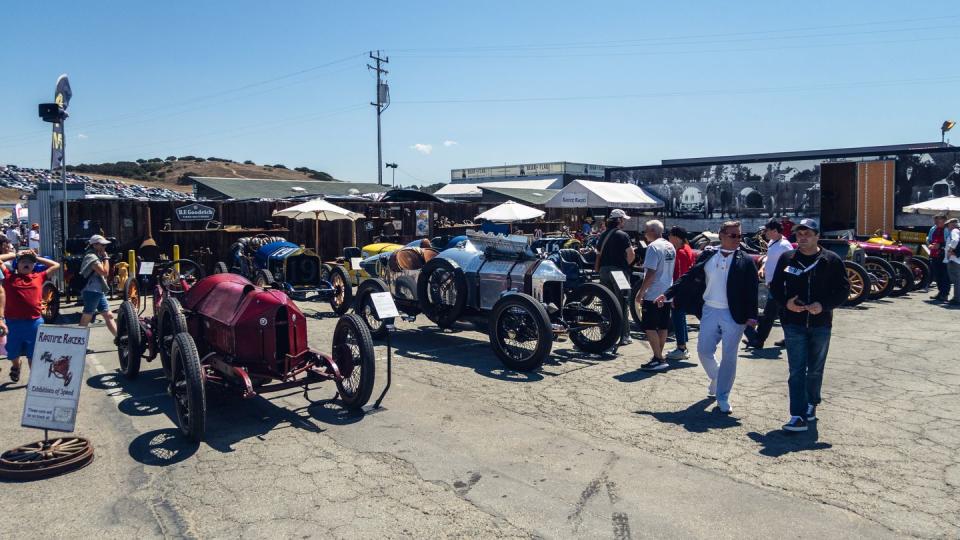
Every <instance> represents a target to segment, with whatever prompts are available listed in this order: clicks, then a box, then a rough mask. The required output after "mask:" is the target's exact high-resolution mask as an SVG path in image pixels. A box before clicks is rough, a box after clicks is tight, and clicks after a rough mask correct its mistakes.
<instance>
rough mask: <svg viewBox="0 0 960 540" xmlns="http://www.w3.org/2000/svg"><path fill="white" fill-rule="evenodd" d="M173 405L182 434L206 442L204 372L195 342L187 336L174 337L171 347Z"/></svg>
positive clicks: (183, 333) (182, 333) (186, 334)
mask: <svg viewBox="0 0 960 540" xmlns="http://www.w3.org/2000/svg"><path fill="white" fill-rule="evenodd" d="M171 357H172V360H173V377H172V380H171V382H170V386H171V389H172V390H173V392H172V393H173V402H174V403H173V405H174V409H176V412H177V424H178V425H179V427H180V432H181V433H183V434H184V435H185V436H186V437H187V438H189V439H190V440H192V441H196V442H200V441H201V440H203V435H204V432H205V431H206V424H207V393H206V389H205V388H204V386H203V368H202V367H201V366H200V354H199V353H197V345H196V343H194V342H193V338H192V337H190V334H188V333H186V332H181V333H179V334H177V335H176V336H174V337H173V345H172V347H171Z"/></svg>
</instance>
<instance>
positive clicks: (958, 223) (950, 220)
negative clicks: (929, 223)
mask: <svg viewBox="0 0 960 540" xmlns="http://www.w3.org/2000/svg"><path fill="white" fill-rule="evenodd" d="M951 223H956V224H957V225H960V219H957V218H950V219H948V220H947V221H946V223H944V225H949V224H951Z"/></svg>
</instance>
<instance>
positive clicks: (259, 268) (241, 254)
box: [214, 235, 353, 315]
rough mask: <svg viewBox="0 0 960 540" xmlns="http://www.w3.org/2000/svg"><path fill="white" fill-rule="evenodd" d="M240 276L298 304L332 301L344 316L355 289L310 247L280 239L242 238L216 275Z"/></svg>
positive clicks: (345, 274) (334, 307)
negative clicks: (277, 291) (298, 302)
mask: <svg viewBox="0 0 960 540" xmlns="http://www.w3.org/2000/svg"><path fill="white" fill-rule="evenodd" d="M227 272H230V273H234V274H240V275H241V276H244V277H246V278H247V279H249V280H251V281H253V282H254V283H255V284H256V285H258V286H260V287H273V288H276V289H279V290H282V291H283V292H285V293H287V295H288V296H289V297H290V298H292V299H294V300H297V301H301V302H304V301H305V302H330V307H331V308H332V309H333V312H334V313H336V314H337V315H343V314H344V313H346V312H347V310H349V309H350V306H351V305H352V302H353V288H352V287H351V286H350V279H349V277H348V276H347V272H346V271H344V270H343V268H341V267H340V266H330V265H325V264H322V263H321V262H320V256H319V255H317V253H316V252H315V251H314V250H312V249H309V248H306V247H303V246H299V245H297V244H294V243H292V242H287V241H286V240H285V239H284V238H281V237H279V236H266V235H258V236H254V237H249V238H241V239H240V240H238V241H237V242H236V243H234V244H233V246H232V247H231V248H230V263H229V264H227V263H225V262H218V263H217V264H216V266H215V267H214V273H215V274H222V273H227Z"/></svg>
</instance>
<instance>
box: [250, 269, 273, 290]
mask: <svg viewBox="0 0 960 540" xmlns="http://www.w3.org/2000/svg"><path fill="white" fill-rule="evenodd" d="M273 282H274V280H273V272H271V271H270V270H267V269H266V268H262V269H260V270H257V274H256V275H255V276H254V278H253V284H254V285H256V286H257V287H265V288H266V287H272V286H273Z"/></svg>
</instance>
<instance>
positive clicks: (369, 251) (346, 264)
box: [335, 242, 403, 286]
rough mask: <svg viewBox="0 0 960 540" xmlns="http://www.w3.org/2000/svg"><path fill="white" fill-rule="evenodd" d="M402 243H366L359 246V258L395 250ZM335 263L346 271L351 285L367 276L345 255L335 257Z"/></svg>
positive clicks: (356, 283)
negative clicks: (354, 266)
mask: <svg viewBox="0 0 960 540" xmlns="http://www.w3.org/2000/svg"><path fill="white" fill-rule="evenodd" d="M402 247H403V244H392V243H389V242H378V243H376V244H367V245H365V246H363V247H362V248H360V258H361V259H366V258H368V257H373V256H374V255H379V254H381V253H390V252H392V251H397V250H398V249H400V248H402ZM335 264H338V265H340V266H341V267H343V269H344V270H345V271H346V272H347V275H348V276H350V283H351V285H354V286H356V285H360V282H361V281H363V280H365V279H367V278H369V277H370V274H368V273H367V272H366V271H365V270H364V269H362V268H356V269H354V268H353V264H352V262H351V261H350V259H348V258H346V257H337V262H336V263H335Z"/></svg>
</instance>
